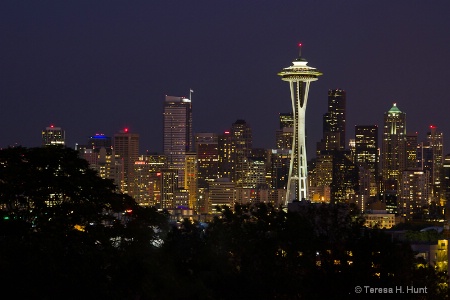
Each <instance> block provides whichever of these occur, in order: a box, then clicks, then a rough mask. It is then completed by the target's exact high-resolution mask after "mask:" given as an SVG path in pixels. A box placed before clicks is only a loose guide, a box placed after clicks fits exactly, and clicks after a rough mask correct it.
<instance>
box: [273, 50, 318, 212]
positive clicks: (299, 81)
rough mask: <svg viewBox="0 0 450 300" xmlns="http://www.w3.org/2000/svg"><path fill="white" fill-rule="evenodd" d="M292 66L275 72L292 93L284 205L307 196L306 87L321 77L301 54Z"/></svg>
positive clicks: (307, 89)
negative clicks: (291, 117)
mask: <svg viewBox="0 0 450 300" xmlns="http://www.w3.org/2000/svg"><path fill="white" fill-rule="evenodd" d="M301 46H302V45H301V44H299V50H300V52H299V56H298V58H297V59H295V60H294V61H293V62H292V65H291V66H289V67H287V68H284V69H283V70H282V71H281V72H279V73H278V75H279V76H281V79H282V80H283V81H287V82H289V87H290V91H291V93H290V94H291V102H292V113H293V116H294V134H293V141H292V152H291V160H290V165H289V177H288V184H287V189H286V190H287V191H286V206H287V204H288V203H291V202H292V201H294V200H299V201H301V200H304V199H306V198H307V197H308V180H307V177H308V166H307V161H308V160H307V156H306V129H305V118H306V106H307V104H308V93H309V86H310V84H311V82H312V81H316V80H317V79H318V78H319V76H321V75H322V73H321V72H319V71H318V70H317V69H316V68H313V67H310V66H308V62H307V61H306V60H305V59H304V58H303V57H302V55H301Z"/></svg>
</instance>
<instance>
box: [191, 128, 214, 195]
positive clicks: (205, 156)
mask: <svg viewBox="0 0 450 300" xmlns="http://www.w3.org/2000/svg"><path fill="white" fill-rule="evenodd" d="M195 151H196V153H197V170H198V172H197V178H198V187H199V188H207V187H208V183H209V182H213V181H214V180H216V179H217V178H218V176H219V146H218V139H217V134H215V133H198V134H196V135H195Z"/></svg>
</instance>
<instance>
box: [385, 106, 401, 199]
mask: <svg viewBox="0 0 450 300" xmlns="http://www.w3.org/2000/svg"><path fill="white" fill-rule="evenodd" d="M381 147H382V148H381V172H382V177H383V181H384V185H385V187H384V190H387V188H386V181H389V182H390V183H391V184H394V185H397V184H398V182H399V180H400V176H401V173H402V171H403V170H405V168H406V114H405V113H404V112H402V111H400V109H398V107H397V104H396V103H394V104H393V106H392V107H391V109H389V111H388V112H386V113H384V126H383V141H382V145H381ZM389 189H391V188H389Z"/></svg>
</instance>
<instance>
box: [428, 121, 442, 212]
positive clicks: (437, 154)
mask: <svg viewBox="0 0 450 300" xmlns="http://www.w3.org/2000/svg"><path fill="white" fill-rule="evenodd" d="M427 141H428V144H429V145H430V147H431V151H432V165H431V170H430V176H431V178H430V184H431V195H432V201H435V202H436V203H439V200H440V188H441V172H442V168H443V164H444V134H443V133H442V132H441V131H440V130H439V129H437V127H436V126H434V125H431V126H430V131H429V132H428V133H427Z"/></svg>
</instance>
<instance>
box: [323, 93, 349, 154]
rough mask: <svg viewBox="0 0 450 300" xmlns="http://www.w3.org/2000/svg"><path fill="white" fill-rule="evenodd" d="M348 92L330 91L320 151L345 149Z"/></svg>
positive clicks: (324, 116)
mask: <svg viewBox="0 0 450 300" xmlns="http://www.w3.org/2000/svg"><path fill="white" fill-rule="evenodd" d="M345 120H346V92H345V91H344V90H341V89H335V90H328V111H327V112H326V113H325V114H324V115H323V139H322V141H321V142H320V143H319V144H318V151H322V150H335V149H336V150H344V149H345V141H346V135H345V132H346V130H345V125H346V123H345Z"/></svg>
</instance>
